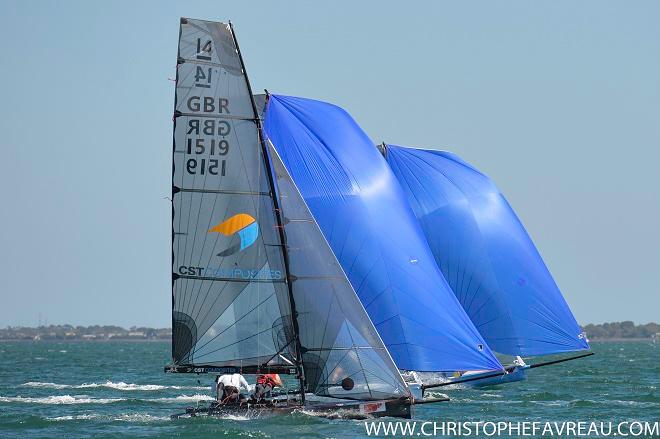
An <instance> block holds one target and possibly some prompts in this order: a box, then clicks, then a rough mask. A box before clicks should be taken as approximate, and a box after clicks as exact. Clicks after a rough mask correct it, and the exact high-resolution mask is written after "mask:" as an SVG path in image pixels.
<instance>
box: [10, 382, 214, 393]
mask: <svg viewBox="0 0 660 439" xmlns="http://www.w3.org/2000/svg"><path fill="white" fill-rule="evenodd" d="M21 387H33V388H44V389H58V390H61V389H93V388H97V387H104V388H107V389H114V390H122V391H157V390H168V389H173V390H209V389H210V388H211V386H164V385H160V384H133V383H125V382H123V381H119V382H117V383H115V382H112V381H106V382H105V383H84V384H57V383H46V382H39V381H30V382H27V383H24V384H21Z"/></svg>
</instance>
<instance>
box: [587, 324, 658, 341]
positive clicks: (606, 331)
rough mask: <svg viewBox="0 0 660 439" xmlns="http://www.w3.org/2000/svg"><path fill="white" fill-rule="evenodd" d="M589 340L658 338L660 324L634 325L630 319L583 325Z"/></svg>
mask: <svg viewBox="0 0 660 439" xmlns="http://www.w3.org/2000/svg"><path fill="white" fill-rule="evenodd" d="M583 329H584V332H586V333H587V338H589V339H590V340H598V339H608V338H610V339H611V338H620V339H621V338H651V337H655V338H657V339H659V340H660V325H659V324H657V323H647V324H645V325H635V324H634V323H633V322H631V321H625V322H613V323H602V324H598V325H594V324H591V323H590V324H588V325H587V326H584V327H583Z"/></svg>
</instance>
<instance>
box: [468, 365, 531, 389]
mask: <svg viewBox="0 0 660 439" xmlns="http://www.w3.org/2000/svg"><path fill="white" fill-rule="evenodd" d="M527 369H529V366H516V367H515V368H513V370H511V371H510V372H509V373H507V374H504V375H499V376H495V377H490V378H484V379H482V380H476V381H470V382H468V383H465V385H466V386H470V387H473V388H477V389H480V388H482V387H491V386H497V385H500V384H507V383H515V382H516V381H524V380H525V379H526V378H527ZM483 375H492V372H490V373H489V372H484V373H483ZM478 376H479V375H477V374H475V375H470V378H476V377H478ZM463 378H465V377H463Z"/></svg>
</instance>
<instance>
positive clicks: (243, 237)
mask: <svg viewBox="0 0 660 439" xmlns="http://www.w3.org/2000/svg"><path fill="white" fill-rule="evenodd" d="M212 232H215V233H222V234H223V235H225V236H232V235H234V234H236V233H238V238H239V242H237V243H236V244H233V245H232V246H230V247H229V248H227V249H225V250H223V251H221V252H220V253H218V256H220V257H225V256H229V255H233V254H234V253H237V252H239V251H241V250H244V249H246V248H248V247H249V246H251V245H252V244H254V241H256V240H257V237H258V236H259V225H258V224H257V221H256V220H255V219H254V218H253V217H252V216H250V215H248V214H247V213H239V214H237V215H234V216H232V217H230V218H227V219H226V220H224V221H223V222H221V223H220V224H218V225H217V226H215V227H212V228H211V229H209V231H208V233H212Z"/></svg>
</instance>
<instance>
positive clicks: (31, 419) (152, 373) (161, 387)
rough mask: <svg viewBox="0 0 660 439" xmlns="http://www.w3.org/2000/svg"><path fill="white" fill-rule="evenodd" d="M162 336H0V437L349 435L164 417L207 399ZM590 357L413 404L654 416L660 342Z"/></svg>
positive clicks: (347, 432)
mask: <svg viewBox="0 0 660 439" xmlns="http://www.w3.org/2000/svg"><path fill="white" fill-rule="evenodd" d="M169 348H170V345H169V343H164V342H163V343H161V342H153V343H129V342H114V343H94V342H77V343H50V342H36V343H30V342H21V343H0V359H1V360H2V363H1V364H0V437H21V438H30V437H52V436H62V437H92V436H93V437H126V436H134V437H141V436H149V437H152V436H161V437H185V438H193V437H276V438H277V437H282V438H284V437H286V438H292V437H321V438H325V437H335V438H338V437H349V438H350V437H358V436H365V429H364V424H363V422H361V421H350V420H336V419H335V420H328V419H323V418H318V417H313V416H309V415H306V414H304V413H294V414H292V415H286V416H279V417H273V418H268V419H256V420H255V419H241V418H231V419H204V418H193V419H182V420H170V418H169V415H170V414H171V413H175V412H178V411H180V410H181V409H182V408H183V407H185V406H186V405H190V404H194V402H195V401H197V400H205V399H210V395H211V387H210V384H211V382H212V379H213V377H211V376H200V380H201V382H198V381H197V377H196V376H188V375H166V374H164V373H162V370H163V369H162V366H164V365H165V364H166V363H167V361H168V358H169ZM593 348H594V351H595V352H596V355H595V356H592V357H589V358H587V359H583V360H578V361H575V362H569V363H564V364H561V365H556V366H550V367H546V368H538V369H534V370H533V371H531V372H530V374H529V378H528V380H527V381H525V382H522V383H515V384H509V385H506V386H501V387H499V388H492V389H487V390H480V391H479V390H470V389H451V390H444V393H445V394H446V395H448V396H450V397H451V398H452V401H451V402H447V403H439V404H434V405H425V406H419V407H416V410H415V418H416V419H419V420H431V421H446V420H454V421H469V420H474V421H562V420H567V421H610V420H642V421H651V422H654V421H658V419H659V418H660V393H659V391H658V385H659V384H660V344H658V345H653V344H651V343H650V342H628V343H594V344H593Z"/></svg>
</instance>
